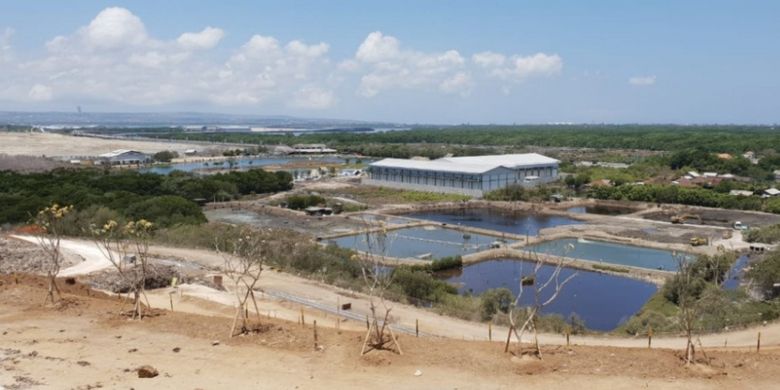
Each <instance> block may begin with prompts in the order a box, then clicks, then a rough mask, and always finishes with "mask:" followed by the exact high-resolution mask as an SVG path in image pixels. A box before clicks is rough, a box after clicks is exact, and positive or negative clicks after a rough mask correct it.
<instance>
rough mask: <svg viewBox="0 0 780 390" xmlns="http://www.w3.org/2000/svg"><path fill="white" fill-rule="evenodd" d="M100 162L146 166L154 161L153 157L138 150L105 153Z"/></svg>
mask: <svg viewBox="0 0 780 390" xmlns="http://www.w3.org/2000/svg"><path fill="white" fill-rule="evenodd" d="M98 157H99V158H100V161H101V162H102V163H105V164H109V165H129V164H145V163H149V162H151V161H152V158H151V156H149V155H148V154H146V153H142V152H139V151H137V150H128V149H117V150H114V151H113V152H108V153H103V154H101V155H100V156H98Z"/></svg>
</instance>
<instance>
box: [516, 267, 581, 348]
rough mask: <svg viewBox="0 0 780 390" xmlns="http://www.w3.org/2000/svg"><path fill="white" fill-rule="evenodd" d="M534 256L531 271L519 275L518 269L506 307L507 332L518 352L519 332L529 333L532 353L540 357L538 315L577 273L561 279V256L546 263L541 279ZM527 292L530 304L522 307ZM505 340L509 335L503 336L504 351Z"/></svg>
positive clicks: (521, 336) (521, 335) (520, 333)
mask: <svg viewBox="0 0 780 390" xmlns="http://www.w3.org/2000/svg"><path fill="white" fill-rule="evenodd" d="M534 256H535V257H536V260H535V262H534V268H533V270H532V271H531V273H530V274H528V275H524V276H523V274H522V272H521V277H520V280H519V281H518V285H519V287H520V289H519V292H518V293H517V297H515V300H514V302H513V303H512V305H511V306H510V309H509V323H510V327H509V331H510V332H511V333H512V334H514V336H515V339H516V340H517V345H518V348H519V350H520V353H522V346H523V335H524V334H525V333H526V332H533V338H534V354H535V355H536V357H538V358H539V359H541V358H542V350H541V348H540V347H539V333H538V328H537V320H538V317H539V314H540V313H541V312H542V310H543V309H544V308H545V307H547V306H548V305H550V304H551V303H553V302H554V301H555V299H556V298H558V296H559V295H560V293H561V291H563V288H564V287H565V286H566V284H567V283H569V282H570V281H571V280H572V279H574V277H575V276H577V272H574V273H572V274H571V275H569V276H567V277H565V278H563V279H562V278H561V271H562V270H563V269H564V260H563V259H564V258H565V257H564V256H561V257H559V258H558V260H557V261H556V262H555V263H553V264H550V265H549V266H550V267H552V270H551V271H550V275H549V276H547V277H546V278H543V277H542V275H541V270H542V267H543V265H544V261H543V260H542V258H541V257H540V255H539V254H534ZM528 293H530V294H531V303H530V304H529V305H526V306H522V300H523V297H524V296H526V295H525V294H528ZM520 322H522V324H519V323H520ZM518 324H519V326H518ZM508 342H509V338H507V346H506V350H508V348H509V345H508Z"/></svg>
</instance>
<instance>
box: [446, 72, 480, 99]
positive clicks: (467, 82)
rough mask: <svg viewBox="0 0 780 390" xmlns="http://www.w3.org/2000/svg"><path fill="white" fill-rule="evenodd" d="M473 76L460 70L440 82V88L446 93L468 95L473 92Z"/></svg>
mask: <svg viewBox="0 0 780 390" xmlns="http://www.w3.org/2000/svg"><path fill="white" fill-rule="evenodd" d="M472 84H473V83H472V81H471V76H470V75H469V74H468V73H465V72H458V73H456V74H455V75H454V76H452V77H450V78H448V79H446V80H444V81H442V82H441V84H439V89H441V90H442V91H443V92H446V93H457V94H460V95H461V96H463V97H466V96H468V95H469V93H471V87H472Z"/></svg>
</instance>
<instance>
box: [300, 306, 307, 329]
mask: <svg viewBox="0 0 780 390" xmlns="http://www.w3.org/2000/svg"><path fill="white" fill-rule="evenodd" d="M301 326H306V317H304V316H303V308H301Z"/></svg>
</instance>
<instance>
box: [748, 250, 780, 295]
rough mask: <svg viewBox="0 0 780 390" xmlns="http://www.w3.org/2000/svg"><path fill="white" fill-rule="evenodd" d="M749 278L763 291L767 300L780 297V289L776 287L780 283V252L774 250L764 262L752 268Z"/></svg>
mask: <svg viewBox="0 0 780 390" xmlns="http://www.w3.org/2000/svg"><path fill="white" fill-rule="evenodd" d="M747 276H748V277H749V278H750V279H752V280H753V282H754V283H755V284H756V287H758V289H759V290H761V292H762V293H763V294H764V298H765V299H773V298H777V297H778V296H780V293H779V290H780V289H776V288H775V287H774V284H775V283H778V281H780V251H779V250H774V251H772V252H770V253H768V254H767V255H766V256H765V257H764V259H763V260H761V261H759V262H757V263H756V264H755V265H753V267H751V268H750V271H748V273H747Z"/></svg>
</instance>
